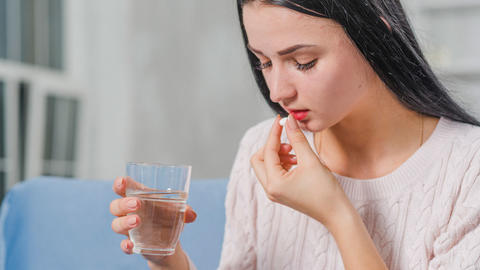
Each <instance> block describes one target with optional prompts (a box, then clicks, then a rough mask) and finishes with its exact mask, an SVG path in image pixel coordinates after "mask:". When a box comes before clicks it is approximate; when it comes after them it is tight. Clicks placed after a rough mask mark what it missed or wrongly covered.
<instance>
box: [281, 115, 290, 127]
mask: <svg viewBox="0 0 480 270" xmlns="http://www.w3.org/2000/svg"><path fill="white" fill-rule="evenodd" d="M287 118H288V117H284V118H282V119H280V123H279V124H280V126H282V127H284V126H285V124H286V123H287Z"/></svg>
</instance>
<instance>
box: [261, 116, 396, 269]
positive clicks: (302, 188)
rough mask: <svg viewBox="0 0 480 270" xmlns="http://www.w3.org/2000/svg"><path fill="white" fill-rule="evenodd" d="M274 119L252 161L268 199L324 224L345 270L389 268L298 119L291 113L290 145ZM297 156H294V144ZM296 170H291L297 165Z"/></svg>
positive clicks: (289, 121) (288, 131)
mask: <svg viewBox="0 0 480 270" xmlns="http://www.w3.org/2000/svg"><path fill="white" fill-rule="evenodd" d="M278 122H279V117H278V116H277V119H276V120H275V122H274V124H273V127H272V129H271V131H270V135H269V137H268V139H267V142H266V144H265V146H264V147H263V148H262V149H260V150H259V151H258V152H257V153H256V154H255V155H254V156H253V157H252V159H251V164H252V167H253V168H254V170H255V173H256V175H257V178H258V180H259V181H260V183H261V184H262V186H263V188H264V190H265V192H266V194H267V196H268V198H269V199H270V200H272V201H273V202H276V203H280V204H283V205H285V206H288V207H290V208H293V209H295V210H297V211H300V212H302V213H304V214H306V215H308V216H310V217H312V218H314V219H316V220H318V221H319V222H321V223H322V224H323V225H325V227H327V229H328V230H329V231H330V233H331V234H332V235H333V237H334V239H335V241H336V243H337V246H338V248H339V251H340V253H341V255H342V259H343V263H344V266H345V269H350V270H353V269H355V270H361V269H368V270H376V269H379V270H380V269H382V270H383V269H387V267H386V265H385V263H384V262H383V260H382V258H381V257H380V255H379V254H378V251H377V250H376V248H375V245H374V243H373V240H372V239H371V238H370V235H369V234H368V232H367V230H366V228H365V225H364V224H363V222H362V220H361V218H360V215H359V214H358V213H357V211H356V210H355V208H354V207H353V205H352V204H351V202H350V201H349V199H348V198H347V196H346V194H345V192H344V191H343V189H342V187H341V186H340V185H339V183H338V181H337V180H336V178H335V176H334V175H333V174H332V173H331V172H330V171H329V170H328V168H326V167H325V166H324V165H323V164H322V163H321V161H320V160H319V159H318V157H317V155H316V154H315V153H314V152H313V151H312V149H311V147H310V145H309V143H308V141H307V139H306V138H305V136H304V135H303V133H302V131H301V130H300V128H299V127H298V125H297V123H296V121H295V120H294V119H293V118H292V117H291V116H289V119H288V122H287V125H286V130H287V136H288V140H289V142H290V144H291V146H289V145H285V144H281V143H280V136H281V133H282V127H281V126H280V125H279V123H278ZM292 147H293V150H294V151H295V154H296V157H292V155H290V154H289V152H290V150H291V148H292ZM294 164H297V167H296V168H293V169H291V167H292V165H294Z"/></svg>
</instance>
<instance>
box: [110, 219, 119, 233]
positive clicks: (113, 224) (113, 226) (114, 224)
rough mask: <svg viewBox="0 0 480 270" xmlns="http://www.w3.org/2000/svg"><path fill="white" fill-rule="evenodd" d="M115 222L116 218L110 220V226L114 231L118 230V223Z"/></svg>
mask: <svg viewBox="0 0 480 270" xmlns="http://www.w3.org/2000/svg"><path fill="white" fill-rule="evenodd" d="M117 223H118V220H117V219H116V218H115V219H114V220H112V224H111V226H112V230H113V231H114V232H118V230H117V227H118V224H117Z"/></svg>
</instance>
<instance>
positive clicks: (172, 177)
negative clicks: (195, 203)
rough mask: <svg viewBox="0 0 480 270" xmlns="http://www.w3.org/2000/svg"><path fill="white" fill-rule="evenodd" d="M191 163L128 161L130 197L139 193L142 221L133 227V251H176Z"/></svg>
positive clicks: (156, 252) (166, 253)
mask: <svg viewBox="0 0 480 270" xmlns="http://www.w3.org/2000/svg"><path fill="white" fill-rule="evenodd" d="M191 169H192V168H191V166H184V165H180V166H177V165H162V164H158V163H134V162H130V163H128V164H127V176H128V177H130V178H131V179H132V180H133V181H127V183H128V184H127V189H126V195H127V197H137V198H138V199H139V200H140V207H139V208H138V210H137V211H136V212H134V213H131V214H137V215H138V216H139V218H140V224H139V225H138V226H137V227H135V228H133V229H131V230H129V232H128V233H129V236H130V239H131V240H132V242H133V244H134V247H133V252H134V253H138V254H145V255H163V256H167V255H172V254H173V253H174V252H175V247H176V245H177V242H178V239H179V236H180V233H181V232H182V229H183V224H184V216H185V208H186V201H187V197H188V189H189V186H190V175H191Z"/></svg>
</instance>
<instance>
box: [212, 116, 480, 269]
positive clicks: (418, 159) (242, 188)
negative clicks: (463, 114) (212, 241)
mask: <svg viewBox="0 0 480 270" xmlns="http://www.w3.org/2000/svg"><path fill="white" fill-rule="evenodd" d="M272 123H273V120H272V119H270V120H268V121H264V122H262V123H260V124H258V125H256V126H255V127H253V128H251V129H250V130H248V131H247V133H246V135H245V136H244V138H243V139H242V141H241V143H240V148H239V151H238V153H237V156H236V160H235V163H234V166H233V169H232V173H231V176H230V183H229V185H228V192H227V197H226V202H225V205H226V215H227V221H226V225H225V238H224V244H223V251H222V258H221V261H220V266H219V269H222V270H224V269H231V270H243V269H272V270H282V269H292V270H298V269H308V270H311V269H329V270H337V269H344V267H343V263H342V259H341V256H340V253H339V252H338V249H337V247H336V244H335V241H334V239H333V237H332V236H331V235H330V233H329V232H328V231H327V230H326V228H325V227H324V226H323V225H322V224H320V223H319V222H318V221H316V220H314V219H312V218H310V217H308V216H305V215H303V214H301V213H299V212H297V211H295V210H293V209H290V208H288V207H285V206H282V205H280V204H276V203H273V202H271V201H270V200H268V198H267V197H266V195H265V192H264V190H263V188H262V187H261V185H260V184H259V182H258V180H257V178H256V176H255V173H254V172H253V170H252V168H251V166H250V158H251V156H252V155H253V154H254V153H255V152H256V151H257V150H258V149H259V148H260V147H261V146H263V145H264V143H265V141H266V138H267V136H268V133H269V130H270V128H271V125H272ZM305 135H306V136H307V138H308V140H309V142H310V144H311V145H313V135H312V133H310V132H305ZM282 141H284V142H287V139H286V136H285V134H283V136H282ZM479 150H480V128H479V127H475V126H471V125H468V124H463V123H459V122H454V121H451V120H448V119H446V118H441V119H440V121H439V122H438V124H437V127H436V128H435V130H434V132H433V133H432V135H431V136H430V137H429V138H428V140H427V141H426V142H425V143H424V144H423V145H422V146H421V147H420V148H419V149H418V150H417V151H416V152H415V153H414V154H413V155H412V156H411V157H410V158H409V159H408V160H407V161H406V162H404V163H403V164H402V165H401V166H400V167H399V168H397V169H396V170H394V171H393V172H392V173H390V174H388V175H386V176H383V177H380V178H376V179H370V180H358V179H352V178H348V177H344V176H340V175H336V174H335V176H336V177H337V179H338V181H339V182H340V184H341V186H342V187H343V189H344V190H345V192H346V194H347V195H348V197H349V198H350V200H351V201H352V203H353V205H354V206H355V208H356V209H357V210H358V212H359V214H360V215H361V217H362V218H363V221H364V223H365V225H366V227H367V230H368V231H369V233H370V235H371V237H372V239H373V241H374V243H375V245H376V246H377V249H378V251H379V253H380V254H381V256H382V258H383V259H384V261H385V263H386V264H387V266H388V268H389V269H469V270H470V269H480V226H479V223H480V180H479V174H480V151H479Z"/></svg>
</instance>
